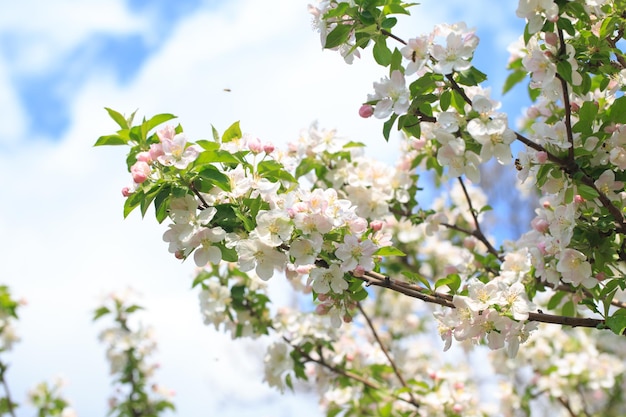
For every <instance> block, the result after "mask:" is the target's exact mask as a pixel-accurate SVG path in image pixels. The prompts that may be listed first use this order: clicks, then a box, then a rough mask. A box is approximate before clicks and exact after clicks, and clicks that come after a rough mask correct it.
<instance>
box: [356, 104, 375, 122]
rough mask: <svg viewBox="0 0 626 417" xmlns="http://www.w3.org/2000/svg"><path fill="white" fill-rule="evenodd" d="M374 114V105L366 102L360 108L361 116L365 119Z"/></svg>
mask: <svg viewBox="0 0 626 417" xmlns="http://www.w3.org/2000/svg"><path fill="white" fill-rule="evenodd" d="M372 114H374V107H372V105H371V104H364V105H362V106H361V108H360V109H359V116H361V117H362V118H364V119H367V118H368V117H372Z"/></svg>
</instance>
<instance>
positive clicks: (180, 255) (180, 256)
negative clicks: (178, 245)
mask: <svg viewBox="0 0 626 417" xmlns="http://www.w3.org/2000/svg"><path fill="white" fill-rule="evenodd" d="M174 257H175V258H176V259H185V252H183V251H182V250H177V251H176V252H174Z"/></svg>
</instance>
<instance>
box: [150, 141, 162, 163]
mask: <svg viewBox="0 0 626 417" xmlns="http://www.w3.org/2000/svg"><path fill="white" fill-rule="evenodd" d="M149 153H150V159H152V160H153V161H156V160H157V158H158V157H159V156H162V155H165V153H164V152H163V146H161V144H160V143H153V144H152V145H150V151H149Z"/></svg>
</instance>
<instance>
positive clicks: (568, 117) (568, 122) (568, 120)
mask: <svg viewBox="0 0 626 417" xmlns="http://www.w3.org/2000/svg"><path fill="white" fill-rule="evenodd" d="M557 32H558V34H559V42H560V47H559V54H558V59H565V60H566V59H567V56H566V54H567V52H566V48H565V38H564V37H563V30H562V29H559V30H558V31H557ZM570 75H571V74H570ZM556 78H558V80H559V81H560V82H561V89H562V90H563V108H564V110H565V130H566V132H567V142H569V144H570V147H569V149H568V151H567V160H568V164H570V165H575V164H576V162H575V160H574V134H573V133H572V108H571V105H570V102H569V89H568V86H567V81H565V78H563V76H562V75H560V74H558V73H557V74H556Z"/></svg>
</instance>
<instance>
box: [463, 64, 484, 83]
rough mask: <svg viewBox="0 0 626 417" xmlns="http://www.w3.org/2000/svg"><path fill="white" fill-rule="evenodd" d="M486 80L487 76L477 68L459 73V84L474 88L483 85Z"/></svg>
mask: <svg viewBox="0 0 626 417" xmlns="http://www.w3.org/2000/svg"><path fill="white" fill-rule="evenodd" d="M486 79H487V74H485V73H484V72H481V71H479V70H478V69H476V68H475V67H471V68H469V69H466V70H465V71H461V72H459V73H458V80H457V82H458V83H459V84H463V85H469V86H473V85H478V84H480V83H482V82H483V81H485V80H486Z"/></svg>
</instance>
